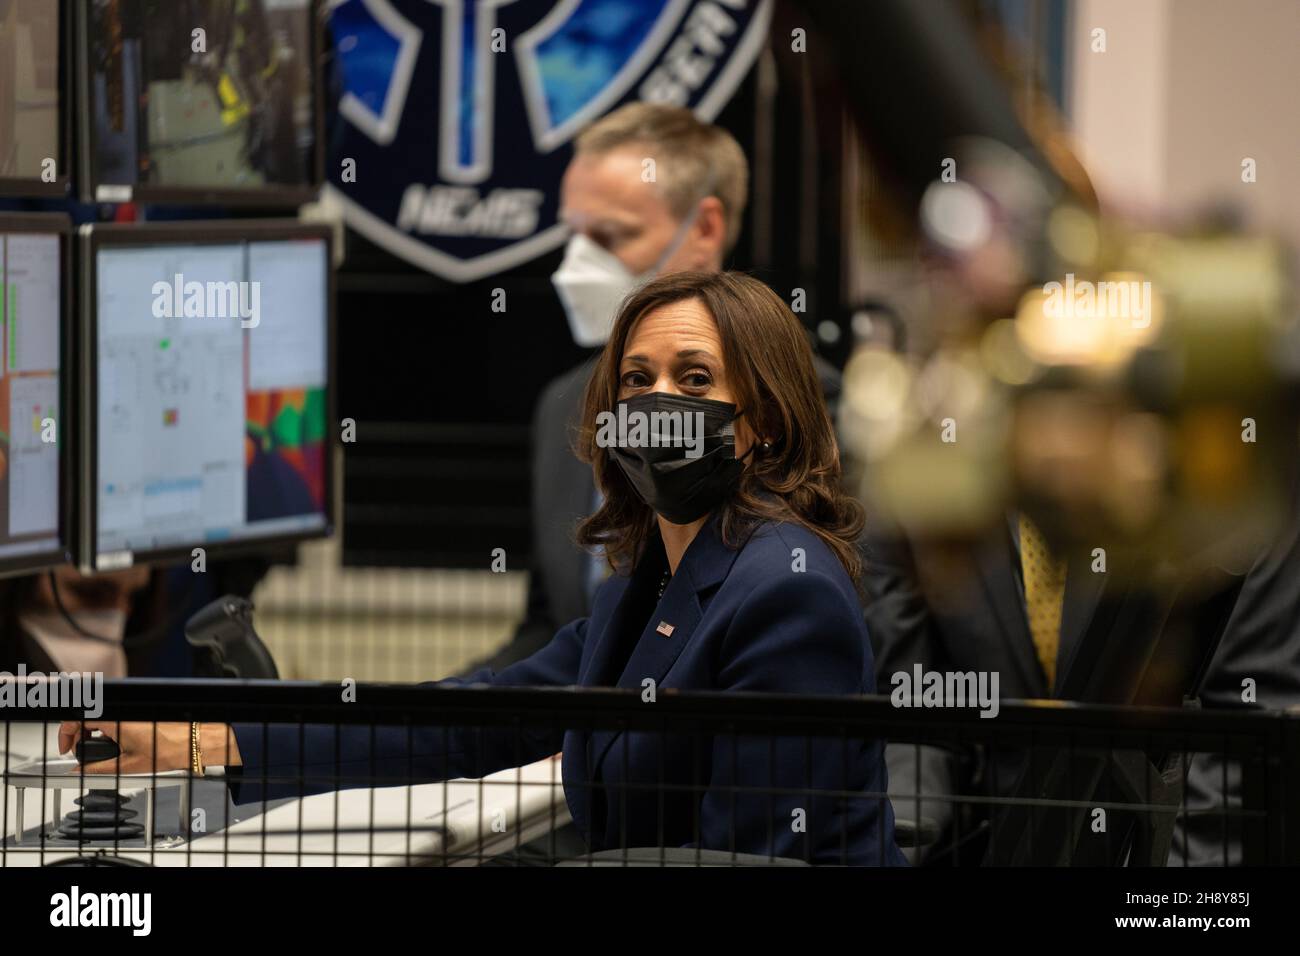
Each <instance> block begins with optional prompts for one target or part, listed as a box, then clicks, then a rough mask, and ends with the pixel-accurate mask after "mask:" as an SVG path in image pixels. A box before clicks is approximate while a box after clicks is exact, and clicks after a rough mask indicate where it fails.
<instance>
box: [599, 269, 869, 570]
mask: <svg viewBox="0 0 1300 956" xmlns="http://www.w3.org/2000/svg"><path fill="white" fill-rule="evenodd" d="M692 299H693V300H698V301H699V302H701V303H702V304H703V305H704V307H705V309H707V310H708V312H709V314H710V315H711V316H712V317H713V321H714V322H715V323H716V325H717V327H718V335H719V337H720V338H721V339H722V351H723V354H722V360H723V362H724V363H726V376H727V382H728V384H729V385H730V386H731V389H732V392H733V393H734V395H735V402H736V407H737V409H738V410H739V411H740V412H741V413H743V416H744V418H745V420H746V421H747V422H748V423H749V428H750V430H751V431H752V432H753V433H754V435H755V441H756V442H758V441H761V440H762V439H761V438H759V437H758V436H763V437H764V438H766V439H767V440H768V441H770V442H771V448H770V449H765V448H761V447H759V448H756V449H755V451H754V454H753V455H752V456H751V458H750V459H749V464H748V466H747V467H746V468H745V470H744V473H743V475H742V477H741V479H740V481H739V482H738V483H737V486H736V488H735V490H734V491H733V493H732V494H731V496H730V498H729V499H727V500H726V501H725V502H724V503H723V504H722V505H720V506H719V510H720V512H721V528H722V538H723V541H724V542H725V543H726V544H727V545H728V547H733V548H735V547H739V546H740V545H741V544H743V542H744V541H745V540H747V538H748V536H749V535H750V534H751V533H752V532H753V531H754V529H755V528H757V527H758V525H760V524H762V523H763V522H768V521H787V522H793V523H795V524H799V525H802V526H803V527H805V528H807V529H808V530H809V531H811V532H812V533H813V534H815V535H817V537H819V538H821V539H822V540H823V541H824V542H826V545H827V547H829V548H830V549H831V551H832V552H834V554H835V556H836V557H837V558H839V560H840V563H841V564H843V565H844V569H845V570H846V571H847V572H848V574H849V577H850V578H851V579H853V581H854V582H855V583H856V582H857V581H858V578H859V576H860V575H861V571H862V559H861V557H860V556H859V552H858V549H857V546H856V543H855V542H856V540H857V537H858V535H859V533H860V532H861V530H862V525H863V510H862V506H861V505H860V504H858V502H857V501H855V500H854V499H852V498H850V497H849V496H848V495H846V494H845V493H844V491H843V489H842V487H841V480H840V455H839V447H838V446H837V444H836V441H835V429H834V427H833V426H832V424H831V417H830V413H829V412H828V411H827V409H826V400H825V398H824V397H823V395H822V389H821V384H820V383H819V381H818V379H817V373H816V371H815V369H814V367H813V355H812V349H811V347H810V346H809V344H808V339H807V337H806V335H805V334H804V330H803V327H802V326H801V325H800V323H799V320H798V319H796V318H795V317H794V314H793V313H792V312H791V311H790V309H789V307H787V306H786V304H785V303H784V302H783V301H782V300H781V298H780V297H779V296H778V295H777V294H776V293H775V292H773V291H772V290H771V289H769V288H768V287H767V286H766V285H764V284H763V283H762V282H760V281H759V280H757V279H755V278H753V277H752V276H748V275H744V274H742V273H737V272H679V273H674V274H671V275H667V276H663V277H661V278H658V279H655V280H653V281H651V282H649V283H648V284H646V285H644V286H642V287H641V288H640V289H638V290H637V291H635V292H633V293H632V294H631V295H630V296H629V297H628V298H627V300H626V301H624V303H623V305H622V308H621V309H620V310H619V314H618V318H617V319H616V320H615V322H614V330H613V332H612V333H611V334H610V337H609V342H608V343H607V344H606V346H605V350H604V352H603V353H602V354H601V355H600V357H599V359H598V361H597V364H596V367H595V369H594V370H593V372H592V376H591V379H590V381H589V382H588V383H587V391H586V395H585V398H584V401H583V413H582V422H581V427H580V431H579V433H578V437H577V443H576V449H575V450H576V451H577V453H578V456H579V457H580V458H581V459H582V460H583V461H585V462H588V463H590V464H591V466H592V470H593V471H594V473H595V479H596V486H597V487H598V488H599V489H600V490H601V493H602V494H603V495H604V503H603V504H602V505H601V507H600V508H599V510H597V511H596V513H595V514H593V515H592V516H591V517H589V518H587V519H586V520H585V521H583V522H582V523H581V524H580V525H579V526H578V530H577V538H578V542H579V543H580V544H581V545H583V546H584V547H586V548H589V549H595V548H597V547H599V548H601V549H603V550H604V553H605V555H606V556H607V557H608V559H609V562H610V564H611V566H612V567H613V568H614V569H615V570H617V571H622V572H626V571H629V570H630V569H631V568H632V566H634V565H635V564H636V562H637V561H638V560H640V558H641V555H642V553H643V552H644V549H645V545H646V542H647V540H648V539H649V538H650V537H651V535H652V533H653V532H654V528H655V515H654V512H653V511H652V510H651V509H650V508H649V507H648V506H647V505H646V504H645V503H644V502H643V501H642V500H641V498H640V497H639V496H638V495H637V493H636V491H635V490H634V489H633V487H632V486H631V484H629V482H628V480H627V478H626V477H625V476H624V474H623V471H622V469H621V468H620V467H619V465H618V463H617V462H616V461H615V460H614V459H613V457H612V456H611V455H610V454H609V451H608V449H605V448H602V447H600V445H599V444H597V442H596V434H597V428H596V421H597V416H598V415H599V414H600V413H601V412H606V411H613V410H614V409H615V406H616V404H617V402H618V394H619V382H620V376H619V367H620V365H621V363H622V360H623V351H624V348H625V347H626V344H627V341H628V338H629V337H630V336H631V334H632V329H633V328H634V327H635V326H636V324H637V322H639V321H640V320H641V318H642V317H644V316H645V315H647V314H649V313H651V312H653V311H655V310H657V309H660V308H662V307H664V306H666V305H670V304H672V303H674V302H682V301H686V300H692Z"/></svg>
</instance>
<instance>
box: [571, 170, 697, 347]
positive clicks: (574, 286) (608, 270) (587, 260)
mask: <svg viewBox="0 0 1300 956" xmlns="http://www.w3.org/2000/svg"><path fill="white" fill-rule="evenodd" d="M712 182H713V178H712V177H711V176H710V178H709V183H710V186H709V189H712V188H713V187H712ZM704 195H705V196H707V195H709V193H708V192H705V193H704ZM699 212H700V203H699V201H698V200H697V201H696V202H695V204H694V206H692V207H691V214H690V215H689V216H687V217H686V218H685V219H683V220H682V221H681V224H680V225H679V226H678V227H677V231H676V232H674V233H673V237H672V239H671V240H669V242H668V248H666V249H665V250H664V251H663V253H662V254H660V256H659V259H658V261H656V262H655V264H654V265H652V266H651V267H650V268H649V269H647V270H646V271H645V272H643V273H641V274H640V275H633V274H632V273H631V272H630V271H628V268H627V266H625V265H623V260H621V259H620V258H619V257H618V256H616V255H614V253H612V252H610V251H609V250H608V249H605V248H603V247H602V246H601V245H600V244H599V243H596V242H593V241H592V240H591V239H588V238H587V237H586V236H585V235H583V234H582V233H580V232H577V233H574V234H573V236H572V238H570V239H569V244H568V245H567V246H565V247H564V260H563V261H562V262H561V263H560V268H558V269H556V270H555V272H553V273H551V284H552V285H554V286H555V291H556V292H558V293H559V296H560V302H561V303H563V304H564V314H565V315H567V316H568V317H569V331H571V332H572V333H573V341H575V342H577V343H578V344H579V345H580V346H582V347H583V348H595V347H596V346H597V345H604V344H605V343H606V342H607V341H609V333H610V332H611V331H613V329H614V319H616V318H617V317H618V307H619V306H620V305H621V304H622V302H623V300H624V299H625V298H627V296H628V294H629V293H631V292H632V291H633V290H634V289H637V288H640V287H641V286H642V285H645V283H647V282H649V281H650V280H651V279H653V278H654V277H655V276H657V275H658V274H659V272H660V270H662V269H663V267H664V266H665V265H666V264H667V262H668V260H669V259H671V258H672V257H673V256H674V255H676V254H677V250H678V249H680V248H681V246H682V243H683V242H685V241H686V236H687V234H688V233H689V232H690V231H691V226H692V225H694V223H695V217H696V216H697V215H699Z"/></svg>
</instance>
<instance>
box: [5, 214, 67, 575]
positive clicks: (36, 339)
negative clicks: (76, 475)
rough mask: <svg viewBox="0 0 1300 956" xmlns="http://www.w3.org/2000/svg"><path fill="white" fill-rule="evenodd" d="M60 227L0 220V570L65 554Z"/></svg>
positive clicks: (45, 220) (42, 221) (63, 233)
mask: <svg viewBox="0 0 1300 956" xmlns="http://www.w3.org/2000/svg"><path fill="white" fill-rule="evenodd" d="M68 244H69V225H68V220H67V219H66V218H65V217H63V216H39V215H32V216H17V215H0V571H3V572H17V571H31V570H35V569H38V568H40V567H43V566H49V565H54V564H59V563H62V562H63V561H66V560H67V558H68V550H67V542H66V535H65V533H64V532H65V528H66V521H65V517H66V509H65V501H66V494H67V481H68V477H69V476H68V474H67V470H66V464H67V463H66V461H65V459H64V454H63V449H64V447H65V446H64V429H65V427H66V425H67V422H66V421H65V418H64V415H63V409H64V406H65V404H66V401H65V397H66V396H65V389H66V388H67V385H68V381H67V379H68V376H67V375H66V374H65V372H64V356H65V354H66V342H65V339H66V334H67V333H66V322H67V320H66V314H67V309H68V277H67V263H68Z"/></svg>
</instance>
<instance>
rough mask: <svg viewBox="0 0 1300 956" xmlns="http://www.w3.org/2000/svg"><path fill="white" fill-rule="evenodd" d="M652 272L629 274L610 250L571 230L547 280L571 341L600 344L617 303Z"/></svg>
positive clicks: (614, 314)
mask: <svg viewBox="0 0 1300 956" xmlns="http://www.w3.org/2000/svg"><path fill="white" fill-rule="evenodd" d="M656 271H657V270H655V269H649V270H647V271H646V272H643V273H642V274H641V275H639V276H637V275H633V274H632V273H631V272H629V271H628V268H627V266H625V265H623V263H622V261H621V260H620V259H619V258H618V256H616V255H614V253H612V252H609V251H608V250H606V249H603V248H601V246H600V245H599V244H597V243H595V242H593V241H592V240H591V239H588V238H587V237H586V236H585V235H583V234H582V233H580V232H578V233H574V235H573V237H572V238H571V239H569V244H568V245H567V246H565V248H564V261H562V262H561V263H560V268H559V269H557V270H556V271H555V272H554V273H552V274H551V283H552V284H553V285H554V286H555V291H556V292H557V293H558V294H559V296H560V302H561V303H563V305H564V314H565V315H567V316H568V317H569V331H571V332H572V333H573V341H575V342H577V343H578V344H579V345H581V346H582V347H583V348H593V347H595V346H597V345H604V344H605V341H606V340H607V339H608V338H609V333H610V330H611V329H612V328H613V327H614V317H615V316H616V315H618V307H619V304H620V303H621V302H622V301H623V299H624V298H625V297H626V296H627V294H628V293H629V292H631V291H632V290H633V289H635V288H636V287H637V286H639V285H641V284H642V283H644V282H648V281H649V280H650V279H651V278H653V277H654V274H655V272H656Z"/></svg>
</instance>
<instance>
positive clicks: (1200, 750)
mask: <svg viewBox="0 0 1300 956" xmlns="http://www.w3.org/2000/svg"><path fill="white" fill-rule="evenodd" d="M11 696H12V695H11ZM102 701H103V713H102V714H100V715H97V716H96V718H95V719H93V720H91V719H88V718H86V716H85V714H84V712H83V711H81V710H75V709H73V708H71V707H51V706H48V703H49V701H47V702H46V704H47V705H46V706H42V707H22V706H10V707H6V708H5V709H4V710H0V718H2V719H3V720H5V721H6V722H5V723H0V750H2V751H3V754H0V761H2V768H3V771H4V784H5V786H4V789H3V793H2V794H0V804H2V809H3V814H4V817H3V819H4V839H3V842H2V843H0V865H4V866H34V865H51V864H61V865H66V864H69V863H80V864H87V865H90V864H94V863H111V862H117V863H131V862H135V863H142V864H146V865H155V866H240V865H255V866H260V865H325V866H332V865H360V866H375V865H449V866H456V865H552V864H557V863H559V864H564V863H568V864H578V865H586V866H599V865H616V866H625V865H651V866H662V865H687V866H698V865H728V866H767V865H805V864H809V863H811V864H814V865H823V864H830V865H838V864H849V865H875V864H881V863H891V862H901V858H902V853H900V851H899V850H898V848H897V847H898V846H901V847H902V852H903V853H906V854H907V856H908V857H910V859H911V860H912V861H913V862H916V863H926V864H929V865H979V864H986V865H988V864H992V865H1012V866H1015V865H1044V864H1046V865H1081V864H1083V865H1166V864H1168V863H1174V864H1177V863H1196V862H1204V863H1211V864H1214V863H1218V864H1226V863H1239V862H1242V863H1272V864H1277V863H1294V862H1297V861H1298V860H1300V819H1297V809H1296V802H1297V800H1296V798H1297V796H1300V779H1297V777H1298V775H1300V723H1298V721H1297V717H1298V716H1300V715H1293V714H1288V713H1279V712H1264V711H1250V712H1209V711H1196V710H1186V711H1171V710H1156V709H1140V708H1117V707H1094V706H1083V705H1070V704H1058V703H1053V704H1050V705H1047V704H1037V703H1033V702H1003V703H1002V704H1001V705H1000V708H999V711H998V713H997V716H996V717H994V718H992V719H988V718H984V717H981V716H980V712H979V711H976V710H968V709H954V708H935V709H918V710H910V709H898V708H895V707H893V706H892V705H891V703H890V701H889V700H888V699H886V698H882V697H872V698H830V697H792V696H785V695H759V694H717V693H699V694H695V693H677V692H665V693H660V694H659V695H658V696H657V698H656V699H653V700H651V699H647V697H645V696H643V695H642V694H641V693H637V692H630V691H618V690H572V689H544V690H543V689H524V688H477V687H476V688H464V687H445V686H431V685H419V686H411V685H370V684H361V685H351V684H346V683H345V684H343V685H339V684H305V683H275V682H264V683H263V682H249V683H242V682H241V683H234V682H221V681H213V682H206V681H181V682H175V681H173V682H167V681H146V680H134V681H121V682H107V683H106V684H105V685H104V688H103V695H102ZM11 702H12V700H11ZM54 702H55V703H57V701H54ZM61 720H68V721H76V722H77V727H78V728H81V727H84V728H86V729H87V730H92V729H95V728H103V727H104V725H105V723H106V722H121V726H113V727H109V728H107V731H108V733H109V734H110V735H111V736H113V737H115V738H116V739H117V740H118V741H119V743H120V750H121V753H122V756H121V760H122V763H121V764H118V763H115V762H109V763H107V764H100V766H98V767H97V766H95V764H93V763H87V764H84V765H83V764H78V763H77V762H76V760H75V759H74V758H73V756H72V754H70V753H69V754H60V753H59V752H58V751H59V749H60V746H59V737H58V730H59V725H58V723H57V721H61ZM196 721H197V722H200V724H201V728H202V732H203V737H202V746H203V749H204V753H205V759H206V760H207V763H208V764H209V765H210V766H209V767H208V768H206V771H205V773H204V774H203V775H202V776H197V775H195V773H194V772H193V769H192V768H191V767H190V765H189V756H190V753H191V750H190V737H189V734H190V724H191V722H196ZM886 741H888V750H887V753H888V759H887V761H886V757H885V753H886V751H885V742H886ZM228 742H233V744H234V745H235V748H237V749H238V751H239V758H238V759H239V761H240V762H241V765H240V766H235V765H234V762H235V758H233V757H231V758H229V759H228V760H222V759H220V758H222V757H223V756H224V751H225V750H226V746H225V745H226V743H228ZM65 743H66V741H65ZM88 756H93V755H88ZM222 762H226V763H230V764H231V765H230V766H227V767H226V768H224V770H223V769H222V768H220V767H217V766H215V765H216V764H218V763H222ZM886 762H887V763H888V766H889V770H890V777H889V780H888V784H886V782H885V779H884V775H883V773H882V769H883V767H884V766H885V764H886ZM953 765H961V766H962V767H963V768H964V770H965V771H971V770H972V768H973V772H963V773H961V774H947V775H945V774H944V773H943V769H944V768H945V767H949V768H951V766H953ZM105 767H106V768H107V769H108V770H109V772H108V773H100V772H98V771H99V770H100V769H101V768H105ZM136 771H141V772H136ZM953 779H962V780H963V781H964V782H963V783H962V784H961V785H960V786H956V785H949V784H947V783H945V781H949V780H953ZM970 781H974V783H973V784H972V783H971V782H970ZM77 801H80V802H77ZM896 845H897V846H896Z"/></svg>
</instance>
